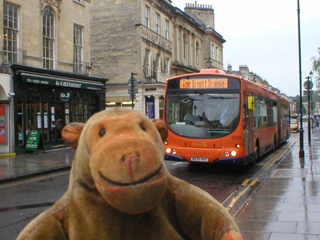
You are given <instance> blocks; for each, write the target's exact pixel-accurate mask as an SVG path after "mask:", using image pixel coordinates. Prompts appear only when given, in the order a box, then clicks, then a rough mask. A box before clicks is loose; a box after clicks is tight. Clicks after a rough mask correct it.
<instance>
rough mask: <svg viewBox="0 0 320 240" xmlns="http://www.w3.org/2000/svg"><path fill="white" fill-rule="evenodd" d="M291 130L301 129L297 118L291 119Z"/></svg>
mask: <svg viewBox="0 0 320 240" xmlns="http://www.w3.org/2000/svg"><path fill="white" fill-rule="evenodd" d="M290 130H291V132H298V131H299V121H298V119H297V118H291V119H290Z"/></svg>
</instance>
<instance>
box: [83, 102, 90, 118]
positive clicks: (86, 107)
mask: <svg viewBox="0 0 320 240" xmlns="http://www.w3.org/2000/svg"><path fill="white" fill-rule="evenodd" d="M88 112H89V111H88V101H84V102H83V119H84V122H86V121H88V118H89V114H88Z"/></svg>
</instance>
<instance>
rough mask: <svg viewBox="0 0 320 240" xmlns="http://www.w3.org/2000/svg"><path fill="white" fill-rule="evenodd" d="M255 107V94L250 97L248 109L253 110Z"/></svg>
mask: <svg viewBox="0 0 320 240" xmlns="http://www.w3.org/2000/svg"><path fill="white" fill-rule="evenodd" d="M254 107H255V100H254V97H253V96H249V97H248V109H250V110H253V109H254Z"/></svg>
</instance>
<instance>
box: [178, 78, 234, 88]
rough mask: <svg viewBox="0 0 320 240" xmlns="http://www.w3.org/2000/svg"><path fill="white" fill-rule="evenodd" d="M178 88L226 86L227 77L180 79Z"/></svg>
mask: <svg viewBox="0 0 320 240" xmlns="http://www.w3.org/2000/svg"><path fill="white" fill-rule="evenodd" d="M180 88H228V78H218V79H211V78H209V79H208V78H207V79H180Z"/></svg>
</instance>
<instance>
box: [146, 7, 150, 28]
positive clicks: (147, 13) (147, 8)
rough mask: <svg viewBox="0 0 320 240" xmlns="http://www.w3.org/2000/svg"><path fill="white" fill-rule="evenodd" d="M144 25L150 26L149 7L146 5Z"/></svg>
mask: <svg viewBox="0 0 320 240" xmlns="http://www.w3.org/2000/svg"><path fill="white" fill-rule="evenodd" d="M146 27H147V28H150V7H149V6H147V5H146Z"/></svg>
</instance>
